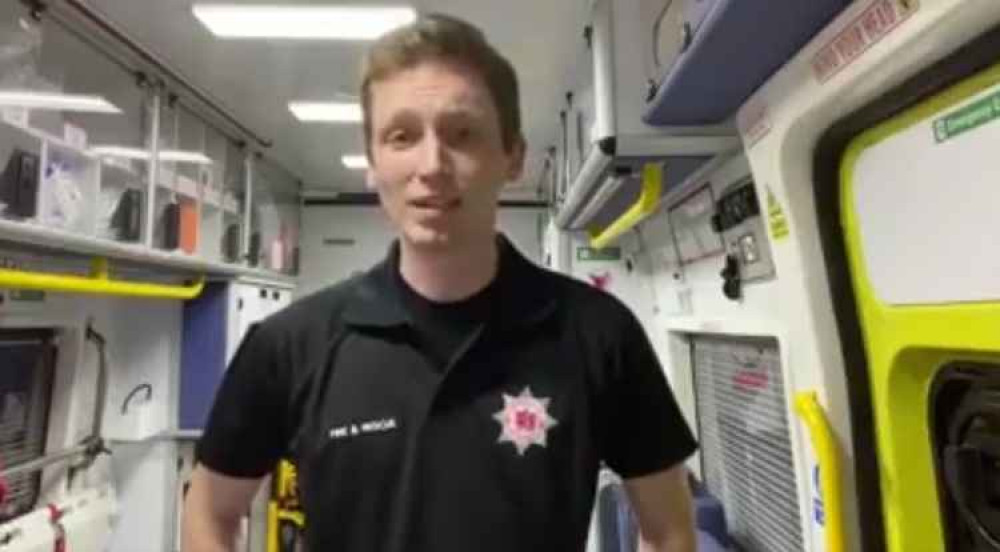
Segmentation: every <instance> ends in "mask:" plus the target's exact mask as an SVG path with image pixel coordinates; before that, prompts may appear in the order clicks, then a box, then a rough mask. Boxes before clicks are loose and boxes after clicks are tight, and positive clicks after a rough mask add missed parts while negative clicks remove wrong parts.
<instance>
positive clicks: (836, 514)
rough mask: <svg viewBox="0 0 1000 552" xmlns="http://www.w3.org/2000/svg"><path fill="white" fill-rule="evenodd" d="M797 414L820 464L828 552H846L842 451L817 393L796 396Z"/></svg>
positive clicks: (803, 392) (811, 392)
mask: <svg viewBox="0 0 1000 552" xmlns="http://www.w3.org/2000/svg"><path fill="white" fill-rule="evenodd" d="M795 412H796V413H797V414H798V415H799V417H800V418H802V422H803V423H805V425H806V428H807V429H808V430H809V440H810V441H811V442H812V446H813V450H815V451H816V457H817V460H818V461H819V473H820V489H819V493H820V498H821V499H822V500H823V512H824V517H825V526H826V530H825V535H826V551H827V552H844V550H845V548H844V502H843V500H844V498H843V493H842V492H841V489H840V481H841V469H840V451H839V450H838V448H837V441H836V438H835V437H834V435H833V429H832V428H831V427H830V422H829V421H828V420H827V419H826V414H824V413H823V407H821V406H820V404H819V399H818V398H817V396H816V392H815V391H802V392H799V393H796V394H795Z"/></svg>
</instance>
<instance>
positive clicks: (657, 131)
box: [555, 0, 740, 230]
mask: <svg viewBox="0 0 1000 552" xmlns="http://www.w3.org/2000/svg"><path fill="white" fill-rule="evenodd" d="M640 4H641V0H615V1H611V0H596V1H595V2H594V3H593V6H592V12H591V17H590V25H589V26H588V27H587V30H586V32H585V33H584V36H585V38H586V40H585V41H584V45H585V46H586V48H585V49H582V51H581V59H580V61H579V63H578V65H579V71H577V73H579V75H580V80H579V82H578V83H577V85H576V86H575V88H574V89H573V91H572V92H570V93H569V94H567V106H566V110H565V111H564V113H565V115H561V117H560V118H561V120H564V121H565V122H564V124H563V132H564V135H563V139H562V141H561V144H560V145H559V147H558V148H557V157H558V158H559V159H558V160H557V163H556V164H557V166H558V168H559V169H560V171H559V172H560V177H559V179H558V180H559V185H558V186H557V188H558V192H557V194H556V196H557V197H556V204H557V214H556V218H555V222H556V224H557V226H559V227H560V228H562V229H564V230H583V229H588V228H592V227H594V217H595V216H596V215H597V214H598V213H599V212H600V211H602V209H603V207H604V205H605V204H606V203H607V202H608V201H613V204H614V205H616V206H618V207H619V210H618V211H617V212H615V213H612V214H611V215H609V216H608V217H607V220H605V221H602V222H608V221H613V220H615V219H617V218H618V215H620V214H621V213H622V212H623V211H624V209H628V208H629V206H631V205H632V204H634V203H635V200H636V199H637V198H638V196H639V193H640V192H639V189H640V188H641V186H639V185H638V184H634V185H626V183H627V182H629V179H630V178H632V181H633V183H634V182H635V181H636V179H638V178H639V175H640V173H641V171H642V167H643V166H644V165H645V164H646V163H649V162H662V163H664V166H665V167H666V168H665V172H664V179H663V183H662V184H663V185H662V187H661V189H660V194H661V195H665V194H668V193H669V192H670V191H671V190H672V189H674V188H676V187H677V186H679V185H681V184H682V183H683V182H684V180H685V178H686V177H687V176H690V175H691V174H694V173H695V172H697V171H698V169H699V168H701V167H703V166H705V165H706V164H708V163H710V162H711V161H712V160H713V159H715V158H716V157H718V156H721V155H728V154H730V153H731V152H733V151H734V150H736V149H738V148H739V147H740V140H739V137H738V136H737V134H736V131H735V129H734V127H733V126H732V125H731V124H728V123H724V124H719V125H712V126H701V127H693V126H684V127H681V126H675V127H670V128H656V127H652V126H649V125H647V124H645V123H644V122H643V121H642V118H641V115H642V107H643V98H644V87H643V83H644V82H645V79H644V77H643V68H642V57H641V46H640V41H639V39H638V37H639V36H640V33H639V30H640V29H641V26H642V24H643V17H641V9H640V7H641V6H640Z"/></svg>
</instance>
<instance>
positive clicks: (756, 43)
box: [642, 0, 850, 125]
mask: <svg viewBox="0 0 1000 552" xmlns="http://www.w3.org/2000/svg"><path fill="white" fill-rule="evenodd" d="M652 3H654V4H659V5H661V8H660V10H659V13H657V14H656V16H655V18H654V19H653V21H652V22H651V23H649V24H648V25H650V28H649V29H645V31H646V32H645V33H644V35H645V36H651V37H652V40H651V41H650V43H648V50H649V55H650V56H651V58H652V60H653V61H652V63H651V64H649V65H650V68H651V69H652V70H653V71H655V72H658V74H653V75H649V78H650V81H651V82H652V83H654V84H653V88H652V89H651V90H650V95H649V97H648V99H649V101H648V102H647V104H646V108H645V112H644V113H643V116H642V118H643V120H644V121H645V122H646V123H648V124H651V125H711V124H718V123H720V122H722V121H725V120H726V119H729V118H730V117H731V116H732V115H733V114H734V113H735V112H736V110H737V109H738V108H739V107H740V106H741V105H742V104H743V102H744V101H746V99H747V98H749V97H750V95H751V94H752V93H753V92H754V91H755V90H757V88H759V87H760V86H761V85H762V84H763V83H764V81H766V80H767V78H768V77H770V76H771V75H773V74H774V73H775V72H776V71H777V70H778V69H780V68H781V66H782V65H784V63H785V62H786V61H788V60H789V59H791V58H792V56H794V55H795V54H796V53H797V52H798V51H799V50H800V49H801V48H802V47H803V46H805V44H806V43H807V42H808V41H809V39H810V38H812V37H813V36H815V34H816V33H817V32H819V31H820V30H821V29H822V28H823V27H824V26H826V24H827V23H828V22H829V21H830V20H832V19H833V18H834V17H835V16H836V15H837V14H838V13H840V12H841V11H842V10H843V9H844V8H845V7H847V5H848V4H849V3H850V2H849V0H809V1H807V2H803V1H802V0H771V1H769V2H767V5H766V7H765V6H762V5H761V4H760V3H759V2H747V1H745V0H658V1H655V2H652Z"/></svg>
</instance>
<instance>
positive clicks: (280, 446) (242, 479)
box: [183, 16, 695, 552]
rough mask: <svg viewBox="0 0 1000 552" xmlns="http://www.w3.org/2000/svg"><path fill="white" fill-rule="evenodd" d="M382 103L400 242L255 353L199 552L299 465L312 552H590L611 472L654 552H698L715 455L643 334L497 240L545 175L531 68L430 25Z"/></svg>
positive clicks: (379, 171)
mask: <svg viewBox="0 0 1000 552" xmlns="http://www.w3.org/2000/svg"><path fill="white" fill-rule="evenodd" d="M362 98H363V100H362V101H363V107H364V114H365V116H364V131H365V138H366V144H367V150H368V157H369V160H370V165H371V169H370V170H369V174H368V178H369V181H370V183H371V184H372V185H373V186H374V187H375V188H376V189H377V190H378V194H379V198H380V200H381V204H382V207H383V209H384V211H385V212H386V214H387V215H388V217H389V218H390V219H391V221H392V223H393V224H394V226H395V228H396V229H397V231H398V234H399V240H398V242H397V243H396V244H395V245H394V246H393V249H392V251H391V252H390V255H389V257H388V258H387V260H386V261H384V262H383V263H382V264H380V265H379V266H376V267H375V268H373V269H372V270H371V271H370V272H368V273H366V274H364V275H362V276H360V277H356V278H352V279H351V280H349V281H346V282H342V283H339V284H337V285H334V286H332V287H330V288H328V289H327V290H325V291H322V292H320V293H317V294H316V295H313V296H311V297H308V298H305V299H303V300H300V301H298V302H297V303H296V304H294V305H292V306H291V307H290V308H288V309H286V310H284V311H283V312H281V313H279V314H277V315H275V316H272V317H271V318H269V319H268V320H266V321H264V322H263V323H261V324H259V325H257V326H256V327H254V328H253V329H252V330H251V331H250V333H249V335H248V336H247V337H246V338H245V340H244V342H243V344H242V346H241V347H240V350H239V352H238V353H237V355H236V357H235V358H234V360H233V363H232V366H231V367H230V369H229V370H228V372H227V374H226V378H225V381H224V383H223V386H222V388H221V390H220V392H219V395H218V397H217V399H216V404H215V406H214V408H213V411H212V414H211V416H210V420H209V423H208V424H207V427H206V430H205V434H204V437H203V438H202V440H201V442H200V443H199V446H198V460H199V462H200V465H199V467H198V468H196V470H195V473H194V475H193V477H192V483H191V487H190V491H189V492H188V495H187V500H186V511H185V514H184V536H183V540H184V550H185V551H186V552H209V551H221V550H229V549H230V547H231V546H232V542H233V538H234V533H235V530H236V527H237V525H238V520H239V519H240V516H241V515H242V514H243V513H244V512H245V511H246V510H247V507H248V504H249V502H250V500H251V497H252V496H253V495H254V493H255V491H256V490H257V488H258V486H259V484H260V480H261V478H262V477H263V476H265V475H266V474H267V473H268V472H269V471H270V470H271V469H272V467H273V466H274V465H275V463H276V462H277V460H278V459H279V457H290V458H291V459H293V460H294V462H295V463H296V465H297V466H298V470H299V477H300V479H299V488H300V490H301V493H302V497H301V498H302V503H303V507H304V509H305V514H306V520H307V521H306V526H307V528H306V541H307V543H308V548H309V549H310V550H323V551H327V550H331V551H332V550H336V551H344V552H348V551H351V552H353V551H358V552H369V551H387V552H389V551H392V552H403V551H434V552H451V551H455V552H458V551H461V552H466V551H472V550H476V551H492V550H497V551H500V550H502V551H504V552H510V551H555V550H559V551H562V550H567V551H570V550H571V551H579V550H582V549H583V546H584V543H585V541H586V534H587V529H588V524H589V520H590V515H591V510H592V506H593V502H594V494H595V484H596V479H597V477H596V476H597V472H598V468H599V466H600V464H601V463H602V462H604V463H606V464H607V465H608V466H610V467H611V468H612V469H614V470H615V471H617V472H618V473H619V474H620V475H621V476H622V477H623V478H624V479H625V481H626V483H625V485H626V488H627V491H628V494H629V497H630V500H631V502H632V504H633V505H634V506H635V510H636V513H637V517H638V520H639V525H640V540H641V541H642V543H643V546H644V548H643V550H648V551H664V552H688V551H693V550H694V544H693V540H694V536H693V533H694V530H693V522H692V513H691V503H690V496H689V490H688V488H687V484H686V479H685V473H686V472H685V469H684V467H683V465H682V462H683V461H684V459H686V458H687V457H688V456H689V455H690V454H691V453H692V452H693V450H694V448H695V444H694V440H693V438H692V437H691V434H690V432H689V430H688V428H687V426H686V425H685V423H684V421H683V419H682V418H681V416H680V413H679V410H678V408H677V406H676V403H675V402H674V399H673V397H672V395H671V393H670V390H669V388H668V386H667V383H666V380H665V378H664V376H663V372H662V370H661V368H660V366H659V364H658V362H657V359H656V357H655V355H654V354H653V352H652V349H651V347H650V345H649V342H648V340H647V338H646V336H645V334H644V333H643V330H642V327H641V326H640V325H639V323H638V322H637V321H636V319H635V317H634V316H633V315H632V314H631V313H630V312H629V311H628V310H627V309H626V308H625V307H624V306H623V305H622V304H621V303H619V302H618V301H617V300H615V299H614V298H612V297H611V296H610V295H607V294H605V293H603V292H600V291H598V290H595V289H593V288H590V287H588V286H585V285H583V284H580V283H577V282H575V281H573V280H570V279H568V278H565V277H562V276H559V275H556V274H553V273H550V272H547V271H544V270H543V269H541V268H538V267H536V266H534V265H533V264H531V263H529V262H528V261H527V260H525V259H524V258H523V257H521V256H520V254H519V253H518V252H517V251H516V250H515V249H514V248H513V247H512V246H511V245H510V244H509V242H507V240H506V239H505V238H504V237H502V236H498V235H497V234H496V231H495V229H494V228H495V223H496V209H497V203H498V197H499V194H500V191H501V189H502V187H503V185H504V184H505V183H506V182H508V181H511V180H515V179H517V178H519V176H520V174H521V170H522V165H523V162H524V152H525V143H524V139H523V137H522V134H521V125H520V115H519V105H518V102H519V100H518V89H517V80H516V77H515V74H514V70H513V68H512V67H511V66H510V64H509V63H508V62H507V61H506V60H505V59H504V58H502V57H501V56H500V55H499V54H498V53H496V52H495V51H494V50H493V49H492V48H491V47H490V46H489V45H488V44H487V43H486V41H485V39H484V37H483V35H482V34H481V32H480V31H478V30H477V29H476V28H474V27H472V26H471V25H469V24H467V23H464V22H462V21H459V20H456V19H453V18H450V17H446V16H425V17H422V18H420V19H419V20H418V21H416V22H415V23H413V24H411V25H409V26H407V27H404V28H401V29H399V30H397V31H394V32H392V33H390V34H388V35H386V36H385V37H383V38H381V39H380V40H379V41H378V42H377V43H375V45H374V46H373V47H372V49H371V51H370V52H369V53H368V56H367V59H366V66H365V73H364V80H363V84H362Z"/></svg>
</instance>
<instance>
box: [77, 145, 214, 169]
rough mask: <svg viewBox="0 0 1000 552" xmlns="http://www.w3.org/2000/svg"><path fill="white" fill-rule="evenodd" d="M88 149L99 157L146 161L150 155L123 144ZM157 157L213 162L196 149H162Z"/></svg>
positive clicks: (170, 160)
mask: <svg viewBox="0 0 1000 552" xmlns="http://www.w3.org/2000/svg"><path fill="white" fill-rule="evenodd" d="M90 151H91V152H92V153H94V155H99V156H101V157H117V158H119V159H139V160H143V161H148V160H149V159H150V157H151V156H150V154H149V151H148V150H144V149H140V148H127V147H123V146H94V147H92V148H90ZM159 157H160V161H163V162H171V163H194V164H196V165H211V164H212V163H213V161H212V159H211V158H209V157H208V156H206V155H205V154H204V153H199V152H197V151H180V150H163V151H161V152H160V155H159Z"/></svg>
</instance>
